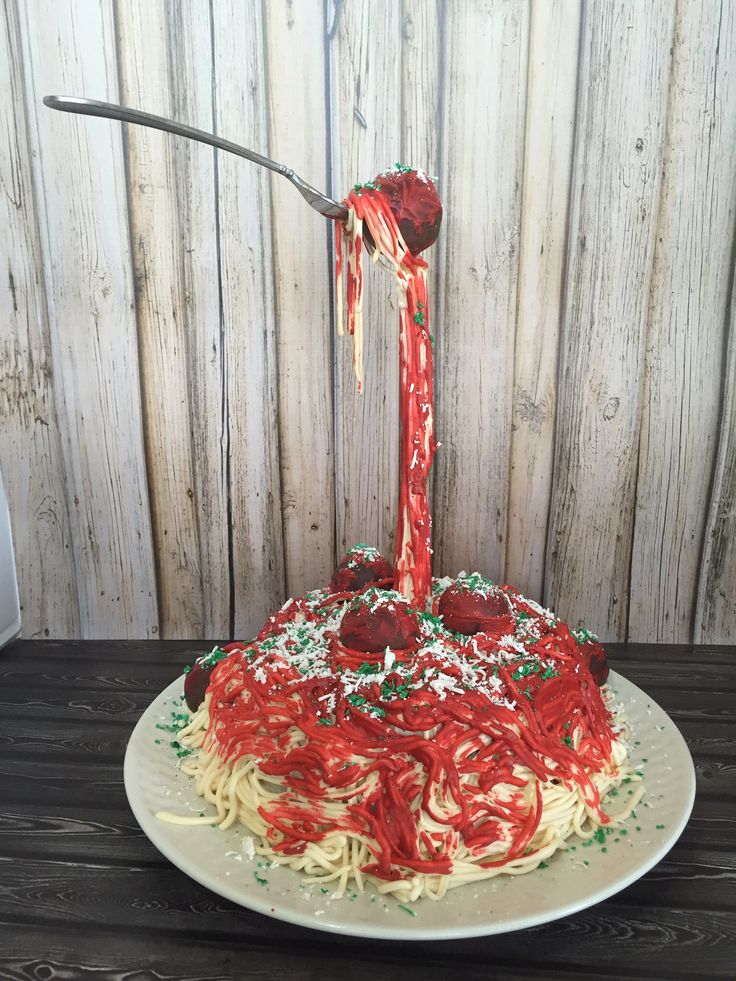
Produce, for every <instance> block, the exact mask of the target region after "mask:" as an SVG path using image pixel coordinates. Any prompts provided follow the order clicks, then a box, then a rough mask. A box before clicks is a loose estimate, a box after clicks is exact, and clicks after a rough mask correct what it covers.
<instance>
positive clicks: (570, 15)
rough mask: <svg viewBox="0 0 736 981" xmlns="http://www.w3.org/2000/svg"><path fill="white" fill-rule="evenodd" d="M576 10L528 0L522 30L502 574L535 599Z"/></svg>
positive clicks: (545, 500) (546, 497) (569, 0)
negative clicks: (524, 51)
mask: <svg viewBox="0 0 736 981" xmlns="http://www.w3.org/2000/svg"><path fill="white" fill-rule="evenodd" d="M580 14H581V5H580V3H579V2H576V0H552V2H548V0H533V3H532V5H531V21H530V28H529V71H528V78H527V101H526V133H525V140H524V183H523V192H522V211H521V234H520V240H519V290H518V310H517V316H516V338H515V342H514V386H513V416H512V426H511V429H512V435H511V472H510V482H509V505H508V508H509V511H508V549H507V552H506V573H505V576H504V578H505V580H506V582H510V583H513V584H514V585H515V586H516V587H517V588H518V589H521V591H522V592H523V593H525V594H526V595H528V596H534V597H537V598H539V597H541V595H542V590H543V585H544V554H545V547H546V543H547V519H548V516H549V501H550V494H551V491H552V460H553V455H554V429H555V410H556V406H557V350H558V345H559V328H560V313H561V309H562V287H563V271H564V265H565V257H566V251H567V217H568V211H569V205H570V174H571V169H572V155H573V135H574V132H575V103H576V93H577V78H578V45H579V41H580V37H579V35H580Z"/></svg>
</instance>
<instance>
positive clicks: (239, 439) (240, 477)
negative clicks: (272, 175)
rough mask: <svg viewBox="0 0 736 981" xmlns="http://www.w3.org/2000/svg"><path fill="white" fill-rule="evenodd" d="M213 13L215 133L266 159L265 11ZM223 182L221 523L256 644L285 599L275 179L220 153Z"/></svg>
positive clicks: (247, 628) (242, 631) (236, 594)
mask: <svg viewBox="0 0 736 981" xmlns="http://www.w3.org/2000/svg"><path fill="white" fill-rule="evenodd" d="M212 14H213V21H212V25H213V50H214V85H215V112H214V119H215V131H216V132H217V133H219V134H221V135H222V136H225V137H227V138H228V139H230V140H233V141H234V142H236V143H241V144H243V145H244V146H249V147H252V148H253V149H254V150H261V151H263V152H265V153H266V154H267V153H268V121H267V118H266V103H267V89H266V70H265V44H264V24H263V17H262V14H263V10H262V4H261V3H260V0H248V2H246V3H242V2H236V0H226V2H221V3H216V4H214V5H213V7H212ZM244 66H247V69H246V70H244ZM216 182H217V191H218V201H217V216H218V223H219V229H220V237H219V248H220V252H219V254H220V289H221V296H222V330H223V346H224V357H225V373H226V383H225V392H226V395H225V404H226V413H227V415H226V418H227V440H228V462H229V484H230V502H231V503H230V508H229V513H228V514H227V515H221V516H220V519H221V520H223V521H226V522H228V523H229V524H230V527H231V529H232V530H231V535H232V538H231V575H232V586H233V599H232V604H233V614H232V615H233V630H234V634H235V636H238V637H250V636H252V635H253V633H254V632H255V631H256V630H257V629H258V628H259V627H260V626H261V624H262V623H263V621H264V620H265V619H266V617H267V616H268V614H269V613H271V612H272V611H273V610H274V609H275V608H277V607H278V606H280V605H281V603H282V602H283V599H284V549H283V537H282V522H281V508H280V506H279V502H280V501H281V491H280V484H279V438H278V422H277V394H276V341H275V335H276V321H275V309H274V266H273V239H272V234H271V196H270V184H269V179H268V173H267V171H265V170H263V169H262V168H261V167H256V166H251V165H249V164H248V163H247V162H246V161H244V160H241V159H240V158H239V157H234V156H232V155H231V154H227V153H221V154H218V158H217V168H216ZM225 559H226V557H225V556H223V561H225Z"/></svg>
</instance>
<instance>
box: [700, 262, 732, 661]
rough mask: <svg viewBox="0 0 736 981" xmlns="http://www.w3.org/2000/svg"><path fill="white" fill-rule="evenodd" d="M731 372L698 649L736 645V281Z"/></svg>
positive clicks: (709, 531)
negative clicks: (704, 646)
mask: <svg viewBox="0 0 736 981" xmlns="http://www.w3.org/2000/svg"><path fill="white" fill-rule="evenodd" d="M735 271H736V270H735ZM725 367H726V372H725V378H724V387H723V412H722V416H721V422H720V427H719V429H720V432H719V443H718V456H717V459H716V468H715V477H714V480H713V489H712V493H711V502H710V508H709V513H708V521H707V524H706V528H705V545H704V548H703V558H702V562H701V566H700V579H699V588H698V597H697V605H696V610H695V627H694V636H693V641H694V643H696V644H735V643H736V588H734V584H736V279H734V285H733V291H732V293H731V306H730V317H729V324H728V348H727V354H726V365H725Z"/></svg>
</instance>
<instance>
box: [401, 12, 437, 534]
mask: <svg viewBox="0 0 736 981" xmlns="http://www.w3.org/2000/svg"><path fill="white" fill-rule="evenodd" d="M443 32H444V17H443V0H436V2H428V0H403V3H402V11H401V41H402V43H401V121H402V134H401V160H402V161H403V162H405V163H407V164H411V165H412V166H414V167H419V168H421V169H422V170H424V171H426V173H428V174H429V175H430V176H431V177H436V178H437V190H438V193H439V194H440V196H442V193H443V188H442V182H441V181H440V179H439V174H440V168H441V148H440V136H441V126H440V125H439V120H440V118H441V113H442V103H441V86H442V77H441V65H442V57H443V55H442V50H441V45H442V36H443ZM442 234H443V231H442V229H440V235H442ZM440 255H441V253H440V251H439V249H438V248H437V245H436V244H435V245H434V246H433V247H432V248H431V249H428V250H427V251H426V252H425V253H423V258H424V259H425V260H426V261H427V263H428V265H429V269H428V274H427V287H428V292H429V296H428V299H429V303H428V305H427V315H428V318H429V329H430V333H431V334H432V335H434V334H435V333H436V325H437V322H438V314H439V312H440V309H441V308H440V306H439V301H440V292H439V283H440V275H439V273H440V269H439V260H440ZM440 319H441V318H440ZM432 354H433V359H434V361H435V376H436V375H437V363H436V358H435V355H436V350H435V349H433V352H432ZM438 438H439V437H438ZM427 496H428V499H429V508H430V513H431V514H432V516H433V522H434V507H433V503H434V478H433V477H432V474H431V473H430V476H429V479H428V480H427Z"/></svg>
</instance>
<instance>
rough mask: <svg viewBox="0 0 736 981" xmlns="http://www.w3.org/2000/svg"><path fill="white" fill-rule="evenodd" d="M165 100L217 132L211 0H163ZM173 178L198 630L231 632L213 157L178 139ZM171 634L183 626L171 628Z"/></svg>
mask: <svg viewBox="0 0 736 981" xmlns="http://www.w3.org/2000/svg"><path fill="white" fill-rule="evenodd" d="M167 18H168V33H169V46H170V53H169V70H170V73H171V105H172V109H173V112H174V116H175V118H177V119H183V120H185V121H187V122H189V123H191V124H192V125H194V126H198V127H200V128H201V129H205V130H209V131H210V132H211V131H212V130H213V129H214V105H213V99H212V78H213V71H214V69H213V63H212V30H211V22H210V3H209V2H208V0H196V2H195V0H192V2H189V3H186V4H180V3H177V2H176V0H167ZM175 142H176V157H175V166H174V178H175V182H176V192H177V203H178V216H179V221H180V234H181V242H180V246H179V265H180V270H181V272H180V275H181V286H182V288H183V290H184V295H183V308H180V309H179V311H178V313H179V317H180V318H183V321H184V325H185V331H186V337H187V364H186V370H187V379H188V388H187V394H188V398H189V427H190V429H191V433H192V436H191V440H192V442H191V446H192V455H193V469H194V474H193V476H194V485H193V488H194V500H195V502H196V507H197V512H196V517H197V522H198V527H199V556H198V560H199V568H200V572H201V580H202V608H203V617H204V622H203V635H204V637H206V638H220V637H228V636H229V635H230V630H231V626H230V600H231V595H230V593H231V583H230V549H229V528H228V505H229V500H230V497H229V495H230V489H229V487H228V467H227V418H226V414H225V378H224V372H225V357H224V351H223V337H222V324H221V319H220V277H219V266H218V235H217V227H218V226H217V207H216V197H215V188H216V182H215V154H214V151H212V150H210V149H209V148H208V147H205V146H202V145H201V144H199V143H191V142H190V141H189V140H176V141H175ZM176 629H177V633H178V635H180V636H182V635H183V634H184V630H183V628H182V626H181V625H177V628H176Z"/></svg>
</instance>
